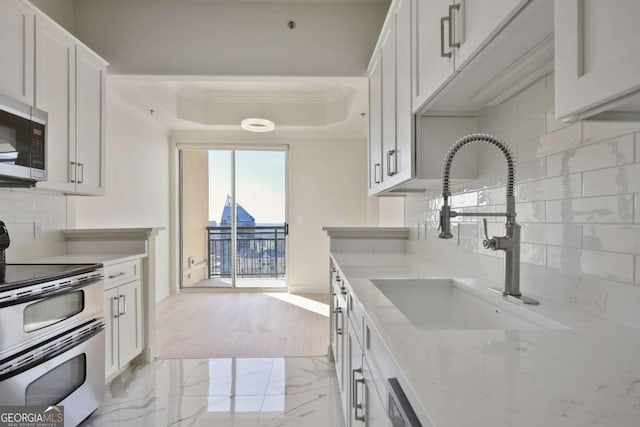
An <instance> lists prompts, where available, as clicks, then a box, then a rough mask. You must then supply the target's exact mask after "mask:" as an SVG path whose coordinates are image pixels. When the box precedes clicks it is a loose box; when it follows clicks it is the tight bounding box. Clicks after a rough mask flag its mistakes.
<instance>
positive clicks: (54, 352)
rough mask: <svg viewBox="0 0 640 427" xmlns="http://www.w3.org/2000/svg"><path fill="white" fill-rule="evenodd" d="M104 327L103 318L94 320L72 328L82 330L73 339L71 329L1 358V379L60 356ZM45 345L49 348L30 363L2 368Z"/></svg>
mask: <svg viewBox="0 0 640 427" xmlns="http://www.w3.org/2000/svg"><path fill="white" fill-rule="evenodd" d="M104 328H105V324H104V322H103V321H102V320H101V319H99V320H92V321H90V322H88V323H86V324H84V325H82V326H79V327H77V328H75V329H73V330H72V331H79V330H80V332H78V333H76V334H75V335H72V337H74V338H76V339H72V340H71V341H69V338H68V337H67V336H68V335H69V332H71V331H69V332H65V333H64V334H61V335H58V336H57V337H54V338H51V339H50V340H47V341H45V342H43V343H40V344H38V345H36V346H34V347H31V348H29V349H27V350H24V351H22V352H20V353H18V354H17V355H15V356H12V357H11V358H7V359H4V360H0V372H1V373H0V381H4V380H6V379H9V378H11V377H15V376H16V375H19V374H21V373H23V372H25V371H28V370H29V369H33V368H35V367H37V366H39V365H42V364H43V363H46V362H48V361H49V360H51V359H53V358H54V357H56V356H59V355H60V354H62V353H65V352H67V351H69V350H71V349H73V348H75V347H77V346H79V345H80V344H82V343H84V342H86V341H88V340H90V339H91V338H93V337H94V336H95V335H97V334H99V333H100V332H102V330H103V329H104ZM52 344H53V345H52ZM43 347H44V348H47V349H46V350H45V351H42V352H39V353H38V354H37V355H36V356H34V357H33V359H31V360H30V361H29V362H28V363H25V364H21V365H18V366H16V367H15V368H13V369H12V368H11V366H12V365H11V364H8V366H9V368H8V369H6V368H5V369H4V370H3V369H2V368H3V365H5V363H6V362H9V360H11V361H13V360H14V359H20V358H22V357H29V353H30V352H34V353H35V351H37V350H38V349H39V348H43Z"/></svg>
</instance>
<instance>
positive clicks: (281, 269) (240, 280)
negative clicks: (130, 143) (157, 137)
mask: <svg viewBox="0 0 640 427" xmlns="http://www.w3.org/2000/svg"><path fill="white" fill-rule="evenodd" d="M286 162H287V153H286V151H285V150H244V149H233V150H225V149H207V150H204V149H181V150H180V196H181V197H180V200H181V260H182V265H181V269H182V271H181V278H182V283H181V286H182V287H183V288H231V289H233V288H244V289H246V288H252V289H286V287H287V280H286V278H287V263H286V259H287V257H286V255H287V251H286V249H287V239H286V236H287V234H288V226H287V223H286V200H287V194H286V170H287V164H286Z"/></svg>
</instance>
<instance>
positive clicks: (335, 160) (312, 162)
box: [172, 131, 370, 293]
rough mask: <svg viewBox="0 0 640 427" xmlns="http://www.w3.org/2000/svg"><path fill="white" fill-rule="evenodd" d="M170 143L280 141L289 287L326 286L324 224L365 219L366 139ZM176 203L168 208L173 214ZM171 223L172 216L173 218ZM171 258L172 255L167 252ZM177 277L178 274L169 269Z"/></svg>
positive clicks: (216, 137)
mask: <svg viewBox="0 0 640 427" xmlns="http://www.w3.org/2000/svg"><path fill="white" fill-rule="evenodd" d="M172 140H173V142H174V143H188V144H190V146H191V144H193V145H200V146H206V145H207V144H209V145H211V144H216V145H220V144H251V145H252V146H262V147H266V146H269V145H271V146H276V145H277V146H282V145H283V144H287V145H288V146H289V151H288V161H289V164H288V167H289V170H288V172H289V173H288V180H287V185H288V191H289V194H288V200H289V205H288V216H289V223H290V225H289V246H288V251H289V253H288V256H289V258H288V264H287V274H288V282H289V289H290V291H292V292H311V293H323V292H327V290H328V287H327V286H328V285H327V284H328V281H329V275H328V269H329V261H328V259H329V258H328V256H329V239H328V237H327V235H326V233H325V232H323V231H322V227H323V226H363V225H365V224H367V217H368V215H370V213H369V212H368V208H369V200H368V197H367V182H366V175H367V174H366V159H367V152H366V150H367V144H366V140H365V139H363V138H362V139H336V138H331V137H328V136H321V135H309V134H306V135H298V136H295V135H293V134H287V133H278V132H273V133H270V134H267V135H256V134H250V133H248V132H188V131H183V132H174V134H173V136H172ZM175 209H176V207H175V206H173V207H172V211H173V212H174V213H175ZM172 223H173V220H172ZM172 259H173V257H172ZM172 277H174V278H176V279H177V276H176V275H175V272H174V274H172Z"/></svg>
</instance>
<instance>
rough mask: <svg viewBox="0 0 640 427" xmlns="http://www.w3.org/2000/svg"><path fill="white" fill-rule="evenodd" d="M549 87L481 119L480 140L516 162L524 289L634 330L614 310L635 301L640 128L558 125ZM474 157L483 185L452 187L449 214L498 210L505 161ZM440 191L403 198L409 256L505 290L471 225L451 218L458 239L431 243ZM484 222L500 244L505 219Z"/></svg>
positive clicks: (630, 315)
mask: <svg viewBox="0 0 640 427" xmlns="http://www.w3.org/2000/svg"><path fill="white" fill-rule="evenodd" d="M553 83H554V82H553V76H552V75H550V76H548V77H547V78H546V79H542V80H540V81H538V82H536V83H534V84H533V85H532V86H531V87H529V88H527V89H525V90H524V91H522V92H520V93H519V94H517V95H515V96H514V97H512V98H511V99H509V100H508V101H506V102H505V103H503V104H501V105H499V106H497V107H494V108H488V109H486V110H485V111H483V112H482V113H481V114H480V116H479V119H478V122H479V128H480V129H479V131H480V132H484V133H491V134H494V135H496V136H498V137H500V138H503V139H504V140H505V142H507V143H508V144H509V145H510V146H511V147H512V149H513V151H514V153H515V156H516V159H517V167H516V182H517V186H516V197H517V199H516V200H517V206H516V210H517V220H518V222H519V223H521V224H522V251H521V257H522V262H523V264H522V288H523V289H525V290H527V289H529V290H531V292H534V293H538V294H539V295H547V296H549V295H551V294H561V293H562V289H563V285H567V286H568V287H569V288H567V287H565V288H564V289H571V291H570V292H569V291H567V292H566V293H565V294H564V295H559V296H560V297H565V298H566V297H567V296H568V295H571V298H572V299H571V300H569V301H568V303H569V304H574V305H576V304H578V305H584V306H587V307H589V309H590V310H592V311H593V312H594V313H598V314H604V315H605V316H608V317H610V318H611V319H613V320H617V321H620V322H622V323H626V324H637V325H640V316H638V314H637V313H638V310H637V306H636V307H635V308H633V309H631V307H629V308H630V310H616V309H613V308H611V307H621V306H624V304H625V301H639V300H640V288H639V287H638V286H640V122H592V121H584V122H577V123H574V124H569V125H565V124H562V123H559V122H558V121H556V120H555V118H554V113H553V98H554V84H553ZM452 143H453V141H452ZM478 148H479V149H480V150H479V151H478V153H479V158H478V162H479V177H478V179H477V180H475V181H472V182H468V183H464V184H459V185H456V186H454V187H453V188H452V193H453V194H454V196H453V201H452V203H453V207H454V208H458V209H465V210H470V211H474V210H483V209H486V210H489V211H496V210H497V211H501V210H504V209H505V208H504V203H505V202H504V200H505V187H504V185H505V175H506V162H505V160H504V156H503V155H502V153H500V152H499V151H498V150H496V149H495V148H493V147H491V146H486V147H484V146H481V147H478ZM454 168H455V162H454ZM440 190H441V189H440V188H439V187H438V188H434V189H433V190H430V191H427V192H426V193H425V194H424V195H415V196H411V197H407V199H406V204H405V209H406V213H405V221H406V224H407V225H408V226H409V227H411V230H412V233H411V234H412V239H413V240H414V243H416V244H415V245H413V248H414V249H416V250H419V251H423V256H429V257H440V258H442V260H443V262H448V263H450V264H451V265H457V266H459V267H460V268H461V269H462V270H465V271H466V272H467V273H469V272H470V273H471V274H473V275H474V276H479V277H485V278H488V279H490V280H494V281H496V282H499V283H502V282H503V264H502V260H501V259H500V258H498V253H497V252H491V251H487V250H486V249H484V248H483V247H482V227H481V226H480V225H479V222H478V221H477V220H476V219H469V218H462V219H460V218H456V219H455V222H456V223H457V224H459V226H454V227H453V232H454V234H455V235H459V239H458V238H457V237H458V236H456V238H454V239H451V240H441V239H438V238H437V235H438V230H437V227H438V209H439V208H440V206H441V204H442V202H441V198H440ZM425 207H426V209H425ZM425 220H426V223H427V226H428V232H427V236H426V240H425V241H423V240H422V239H423V238H424V237H423V234H422V233H420V234H421V236H422V237H421V240H420V241H419V242H416V238H417V236H418V234H417V230H416V229H417V227H418V224H422V223H423V222H424V221H425ZM490 220H494V221H493V222H492V223H490V227H489V234H490V235H503V234H504V225H503V223H504V220H502V221H500V220H498V221H496V219H495V218H490ZM458 242H459V243H458ZM577 288H581V289H583V290H581V291H580V293H577V291H576V289H577ZM578 300H581V301H578ZM607 300H608V301H609V304H607ZM620 304H622V305H620ZM626 304H627V305H629V304H631V303H630V302H627V303H626Z"/></svg>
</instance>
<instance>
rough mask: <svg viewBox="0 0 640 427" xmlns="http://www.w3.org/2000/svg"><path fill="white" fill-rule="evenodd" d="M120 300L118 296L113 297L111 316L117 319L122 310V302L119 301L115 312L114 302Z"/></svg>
mask: <svg viewBox="0 0 640 427" xmlns="http://www.w3.org/2000/svg"><path fill="white" fill-rule="evenodd" d="M119 300H120V298H118V297H113V298H111V316H112V317H113V318H114V319H117V318H118V317H120V313H119V311H120V304H119V303H118V308H116V310H115V312H114V310H113V303H114V301H119Z"/></svg>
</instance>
